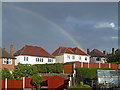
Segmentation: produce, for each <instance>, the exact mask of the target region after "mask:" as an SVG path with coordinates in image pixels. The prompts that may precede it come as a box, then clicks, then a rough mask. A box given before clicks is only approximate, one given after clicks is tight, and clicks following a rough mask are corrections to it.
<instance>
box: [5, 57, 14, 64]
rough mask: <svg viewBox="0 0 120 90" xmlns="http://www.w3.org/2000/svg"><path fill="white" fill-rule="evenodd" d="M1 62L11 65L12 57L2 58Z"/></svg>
mask: <svg viewBox="0 0 120 90" xmlns="http://www.w3.org/2000/svg"><path fill="white" fill-rule="evenodd" d="M5 62H6V63H5ZM7 62H8V63H7ZM3 64H7V65H11V64H12V59H10V58H3Z"/></svg>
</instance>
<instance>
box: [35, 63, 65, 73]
mask: <svg viewBox="0 0 120 90" xmlns="http://www.w3.org/2000/svg"><path fill="white" fill-rule="evenodd" d="M34 66H36V67H37V69H38V72H39V73H49V72H51V73H62V72H63V63H54V64H35V65H34Z"/></svg>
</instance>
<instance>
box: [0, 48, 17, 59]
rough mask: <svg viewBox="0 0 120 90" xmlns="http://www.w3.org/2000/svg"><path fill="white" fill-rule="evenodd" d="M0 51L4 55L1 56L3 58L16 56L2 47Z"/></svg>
mask: <svg viewBox="0 0 120 90" xmlns="http://www.w3.org/2000/svg"><path fill="white" fill-rule="evenodd" d="M0 51H2V52H0V53H2V55H1V56H0V57H1V58H11V59H15V57H14V56H12V55H10V53H8V52H7V51H6V50H5V49H3V48H1V47H0Z"/></svg>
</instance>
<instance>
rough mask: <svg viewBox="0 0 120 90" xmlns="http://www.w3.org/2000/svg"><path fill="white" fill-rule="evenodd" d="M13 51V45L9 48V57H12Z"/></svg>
mask: <svg viewBox="0 0 120 90" xmlns="http://www.w3.org/2000/svg"><path fill="white" fill-rule="evenodd" d="M13 50H14V48H13V44H11V46H10V54H11V55H13Z"/></svg>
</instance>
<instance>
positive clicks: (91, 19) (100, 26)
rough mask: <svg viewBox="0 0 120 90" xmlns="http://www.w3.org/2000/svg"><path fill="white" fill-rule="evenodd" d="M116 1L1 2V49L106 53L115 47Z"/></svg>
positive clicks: (116, 44)
mask: <svg viewBox="0 0 120 90" xmlns="http://www.w3.org/2000/svg"><path fill="white" fill-rule="evenodd" d="M117 27H118V3H117V2H66V3H65V2H56V3H55V2H11V3H8V2H4V3H3V6H2V47H3V48H6V50H7V51H10V45H11V44H13V45H14V52H16V51H17V50H18V49H21V48H22V47H23V46H25V45H34V46H41V47H43V48H44V49H46V50H47V51H48V52H50V53H52V52H53V51H55V50H56V49H57V48H58V47H59V46H65V47H79V48H80V49H82V50H84V51H86V49H88V48H89V49H90V50H93V49H94V48H97V49H99V50H100V51H103V50H106V51H107V52H108V53H110V52H111V51H112V48H116V49H117V47H118V28H117Z"/></svg>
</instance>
